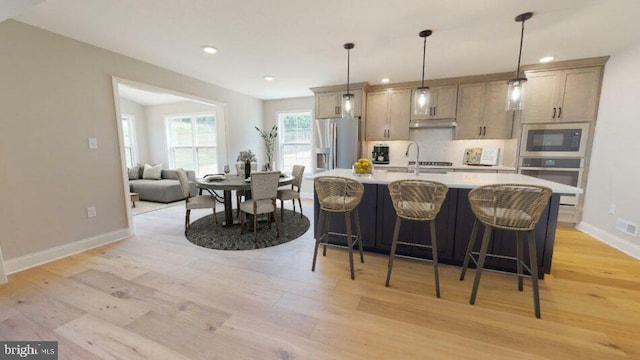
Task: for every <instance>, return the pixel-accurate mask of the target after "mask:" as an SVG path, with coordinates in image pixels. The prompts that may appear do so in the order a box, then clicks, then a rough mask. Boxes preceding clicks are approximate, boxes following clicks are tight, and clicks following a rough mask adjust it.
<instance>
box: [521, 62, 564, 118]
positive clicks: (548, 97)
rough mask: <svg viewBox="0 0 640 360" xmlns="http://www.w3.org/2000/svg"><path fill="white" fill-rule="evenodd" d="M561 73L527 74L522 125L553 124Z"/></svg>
mask: <svg viewBox="0 0 640 360" xmlns="http://www.w3.org/2000/svg"><path fill="white" fill-rule="evenodd" d="M560 76H561V74H560V72H559V71H543V72H536V73H532V74H527V87H526V89H525V94H524V109H523V112H522V123H542V122H552V121H554V117H553V115H554V114H553V112H554V111H553V108H554V107H555V108H556V116H557V112H558V109H557V108H558V107H557V105H556V94H557V92H558V85H559V83H560Z"/></svg>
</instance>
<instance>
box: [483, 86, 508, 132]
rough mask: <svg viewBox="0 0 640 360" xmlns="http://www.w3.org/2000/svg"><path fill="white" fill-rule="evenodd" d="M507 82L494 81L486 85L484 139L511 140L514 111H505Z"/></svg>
mask: <svg viewBox="0 0 640 360" xmlns="http://www.w3.org/2000/svg"><path fill="white" fill-rule="evenodd" d="M506 102H507V82H506V81H492V82H488V83H486V84H485V92H484V109H483V111H482V120H483V121H482V126H484V128H483V129H482V130H483V131H482V137H483V138H484V139H510V138H511V129H512V128H513V111H505V110H504V109H505V107H506V105H507V104H506Z"/></svg>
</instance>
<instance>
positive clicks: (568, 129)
mask: <svg viewBox="0 0 640 360" xmlns="http://www.w3.org/2000/svg"><path fill="white" fill-rule="evenodd" d="M588 136H589V124H588V123H579V124H530V125H525V126H524V127H523V131H522V143H521V148H520V156H553V157H584V154H585V151H586V147H587V138H588Z"/></svg>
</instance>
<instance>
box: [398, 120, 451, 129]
mask: <svg viewBox="0 0 640 360" xmlns="http://www.w3.org/2000/svg"><path fill="white" fill-rule="evenodd" d="M456 126H458V123H457V122H456V119H440V120H426V119H422V120H411V121H409V129H428V128H451V127H456Z"/></svg>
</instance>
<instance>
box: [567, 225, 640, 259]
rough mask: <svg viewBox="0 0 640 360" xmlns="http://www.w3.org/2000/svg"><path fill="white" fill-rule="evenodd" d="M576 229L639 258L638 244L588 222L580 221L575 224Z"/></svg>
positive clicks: (639, 246) (639, 245)
mask: <svg viewBox="0 0 640 360" xmlns="http://www.w3.org/2000/svg"><path fill="white" fill-rule="evenodd" d="M576 229H578V230H580V231H582V232H585V233H587V234H589V235H591V236H592V237H594V238H596V239H597V240H599V241H601V242H603V243H605V244H607V245H609V246H612V247H614V248H616V249H618V250H620V251H622V252H623V253H625V254H627V255H629V256H633V257H634V258H636V259H638V260H640V244H634V243H632V242H630V241H629V240H626V239H623V238H621V237H619V236H616V235H614V234H611V233H609V232H607V231H604V230H602V229H600V228H598V227H596V226H593V225H591V224H589V223H585V222H584V221H581V222H580V223H579V224H578V225H577V226H576Z"/></svg>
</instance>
